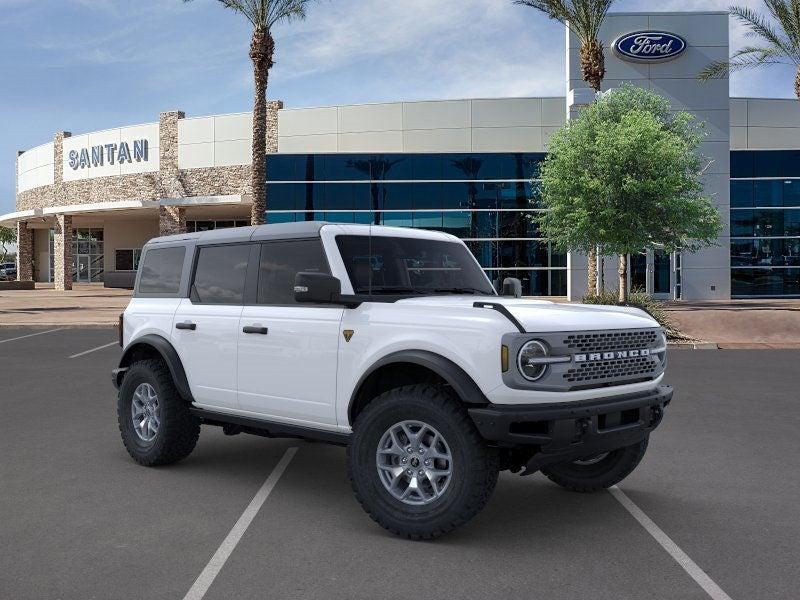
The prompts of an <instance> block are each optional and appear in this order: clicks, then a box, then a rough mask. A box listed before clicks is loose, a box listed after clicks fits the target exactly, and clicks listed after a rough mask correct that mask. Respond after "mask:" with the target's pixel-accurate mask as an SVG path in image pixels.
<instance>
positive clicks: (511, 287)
mask: <svg viewBox="0 0 800 600" xmlns="http://www.w3.org/2000/svg"><path fill="white" fill-rule="evenodd" d="M501 295H502V296H511V297H512V298H522V282H521V281H520V280H519V279H517V278H516V277H506V278H505V279H504V280H503V293H502V294H501Z"/></svg>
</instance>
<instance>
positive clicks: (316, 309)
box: [238, 238, 344, 426]
mask: <svg viewBox="0 0 800 600" xmlns="http://www.w3.org/2000/svg"><path fill="white" fill-rule="evenodd" d="M300 271H305V272H317V273H329V272H330V271H329V269H328V264H327V261H326V259H325V254H324V251H323V249H322V242H321V240H320V239H318V238H314V239H307V240H285V241H272V242H264V243H263V244H262V245H261V254H260V260H259V269H258V287H257V298H256V303H255V304H253V305H248V306H245V307H244V310H243V311H242V317H241V319H240V322H239V329H238V334H239V359H238V374H239V407H240V408H241V409H242V410H245V411H248V412H252V413H257V414H258V415H259V416H263V417H265V418H269V419H274V420H278V421H283V422H288V423H296V424H298V425H312V426H313V425H317V426H319V425H323V426H325V425H327V426H333V425H336V369H337V361H338V352H339V342H340V338H341V335H340V333H339V332H340V326H341V321H342V315H343V313H344V309H343V308H342V307H338V306H316V305H311V304H303V305H298V304H296V303H295V301H294V278H295V275H296V274H297V273H298V272H300Z"/></svg>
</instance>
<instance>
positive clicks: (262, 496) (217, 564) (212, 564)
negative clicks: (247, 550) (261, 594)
mask: <svg viewBox="0 0 800 600" xmlns="http://www.w3.org/2000/svg"><path fill="white" fill-rule="evenodd" d="M296 452H297V448H296V447H292V448H288V449H287V450H286V452H285V453H284V455H283V457H282V458H281V460H280V461H279V462H278V464H277V465H275V468H274V469H273V470H272V473H270V474H269V477H267V479H266V481H265V482H264V484H263V485H262V486H261V489H259V490H258V491H257V492H256V495H255V496H253V499H252V500H251V501H250V504H248V505H247V508H245V509H244V512H243V513H242V516H241V517H239V520H238V521H236V524H235V525H234V526H233V529H231V531H230V533H228V536H227V537H226V538H225V539H224V540H223V541H222V544H221V545H220V547H219V548H217V551H216V552H215V553H214V556H212V557H211V560H210V561H208V564H207V565H206V568H205V569H203V572H202V573H200V576H199V577H198V578H197V579H196V580H195V582H194V585H192V587H191V589H190V590H189V591H188V592H187V593H186V596H184V597H183V600H200V599H201V598H202V597H203V596H205V595H206V592H207V591H208V588H210V587H211V584H212V583H214V579H215V578H216V577H217V575H218V574H219V572H220V570H222V567H223V566H224V565H225V562H226V561H227V560H228V557H229V556H230V555H231V553H232V552H233V550H234V549H235V548H236V545H237V544H238V543H239V540H241V539H242V536H243V535H244V532H245V531H246V530H247V528H248V527H249V526H250V523H252V522H253V519H254V518H255V516H256V514H258V511H259V509H260V508H261V506H262V505H263V504H264V501H265V500H266V499H267V496H269V494H270V492H272V490H273V488H274V487H275V484H276V483H278V479H280V477H281V475H283V472H284V471H285V470H286V467H288V466H289V462H290V461H291V460H292V458H293V457H294V455H295V453H296Z"/></svg>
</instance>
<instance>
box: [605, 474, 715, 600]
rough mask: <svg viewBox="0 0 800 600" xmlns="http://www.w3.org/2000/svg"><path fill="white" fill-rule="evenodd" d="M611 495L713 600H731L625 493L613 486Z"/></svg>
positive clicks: (610, 490)
mask: <svg viewBox="0 0 800 600" xmlns="http://www.w3.org/2000/svg"><path fill="white" fill-rule="evenodd" d="M608 491H609V492H611V495H612V496H614V498H616V499H617V500H618V501H619V503H620V504H622V506H623V507H624V508H625V510H627V511H628V512H629V513H631V515H633V518H634V519H636V520H637V521H639V524H640V525H641V526H642V527H644V528H645V530H646V531H647V533H649V534H650V535H651V536H653V538H654V539H655V540H656V541H657V542H658V543H659V544H660V545H661V547H662V548H664V550H666V551H667V552H668V553H669V555H670V556H671V557H672V558H674V559H675V562H677V563H678V564H679V565H680V566H681V567H682V568H683V570H684V571H686V572H687V573H688V574H689V577H691V578H692V579H694V580H695V582H696V583H697V584H698V585H699V586H700V587H701V588H703V589H704V590H705V591H706V593H707V594H708V595H709V596H710V597H711V598H713V600H731V597H730V596H728V594H726V593H725V592H724V591H723V590H722V588H721V587H719V586H718V585H717V584H716V583H715V582H714V580H713V579H711V577H709V576H708V575H706V573H705V571H703V569H701V568H700V567H698V566H697V563H696V562H694V561H693V560H692V559H691V558H689V555H688V554H686V552H684V551H683V550H681V549H680V548H679V547H678V545H677V544H676V543H675V542H673V541H672V539H671V538H670V537H669V536H668V535H667V534H666V533H664V531H663V530H662V529H661V528H660V527H659V526H658V525H656V524H655V523H654V522H653V521H652V519H650V517H648V516H647V515H646V514H644V511H643V510H642V509H641V508H639V507H638V506H636V504H634V502H633V500H631V499H630V498H628V497H627V496H626V495H625V493H624V492H623V491H622V490H621V489H619V488H618V487H617V486H615V485H614V486H611V488H609V490H608Z"/></svg>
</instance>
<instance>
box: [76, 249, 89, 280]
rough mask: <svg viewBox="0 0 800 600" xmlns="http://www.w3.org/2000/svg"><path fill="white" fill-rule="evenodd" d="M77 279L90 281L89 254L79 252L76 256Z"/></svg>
mask: <svg viewBox="0 0 800 600" xmlns="http://www.w3.org/2000/svg"><path fill="white" fill-rule="evenodd" d="M76 280H77V281H82V282H85V283H88V282H89V281H91V277H90V275H89V256H88V255H85V254H81V255H79V256H78V268H77V276H76Z"/></svg>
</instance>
